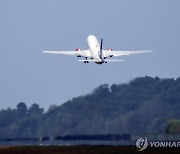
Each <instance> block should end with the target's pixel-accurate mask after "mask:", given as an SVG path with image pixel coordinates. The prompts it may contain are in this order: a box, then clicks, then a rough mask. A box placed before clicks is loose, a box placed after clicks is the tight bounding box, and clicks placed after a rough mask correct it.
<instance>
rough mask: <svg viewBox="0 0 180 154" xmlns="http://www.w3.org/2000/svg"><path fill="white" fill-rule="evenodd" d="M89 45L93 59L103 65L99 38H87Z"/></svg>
mask: <svg viewBox="0 0 180 154" xmlns="http://www.w3.org/2000/svg"><path fill="white" fill-rule="evenodd" d="M87 44H88V48H89V50H90V53H91V59H93V60H95V61H96V62H100V63H101V62H102V60H101V59H100V57H99V51H100V46H99V42H98V40H97V38H96V37H95V36H94V35H89V36H88V37H87Z"/></svg>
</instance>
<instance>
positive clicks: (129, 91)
mask: <svg viewBox="0 0 180 154" xmlns="http://www.w3.org/2000/svg"><path fill="white" fill-rule="evenodd" d="M174 119H176V121H178V119H180V78H177V79H176V80H175V79H160V78H158V77H156V78H152V77H147V76H146V77H140V78H136V79H135V80H133V81H131V82H130V83H128V84H120V85H116V84H113V85H111V86H109V85H107V84H104V85H101V86H99V87H98V88H96V89H95V90H94V91H93V92H92V93H90V94H88V95H86V96H80V97H76V98H73V99H72V100H69V101H67V102H66V103H64V104H62V105H60V106H51V107H50V108H49V109H48V111H47V112H44V109H43V108H40V107H39V105H38V104H32V105H31V106H30V107H29V108H28V107H27V106H26V104H25V103H24V102H20V103H19V104H18V105H17V107H16V109H11V108H8V109H6V110H1V111H0V132H1V133H0V138H13V137H14V138H15V137H22V138H25V137H40V136H52V137H56V136H61V135H78V134H80V135H81V134H85V135H86V134H88V135H93V134H128V133H130V134H145V133H180V131H179V130H180V129H179V126H180V125H179V124H174V123H172V121H173V120H174ZM173 122H174V121H173ZM172 127H173V128H172Z"/></svg>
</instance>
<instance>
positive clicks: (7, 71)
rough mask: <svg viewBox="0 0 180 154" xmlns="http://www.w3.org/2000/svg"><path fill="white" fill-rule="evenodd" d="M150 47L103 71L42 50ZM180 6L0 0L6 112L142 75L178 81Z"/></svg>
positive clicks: (0, 80) (167, 1)
mask: <svg viewBox="0 0 180 154" xmlns="http://www.w3.org/2000/svg"><path fill="white" fill-rule="evenodd" d="M90 34H94V35H96V36H97V38H98V39H99V40H100V38H101V37H102V38H103V39H104V44H103V48H105V49H107V48H112V49H114V50H142V49H150V50H153V51H154V52H153V53H148V54H140V55H131V56H127V57H119V59H124V60H125V62H119V63H108V64H104V65H97V64H94V63H90V64H84V63H81V62H78V58H77V57H70V56H64V55H51V54H43V53H42V51H43V50H74V49H75V48H80V49H87V44H86V38H87V36H88V35H90ZM179 66H180V1H179V0H146V1H145V0H136V1H135V0H90V1H85V0H0V109H2V108H7V107H15V106H16V105H17V104H18V103H19V102H21V101H23V102H25V103H26V104H27V105H28V106H30V105H31V104H32V103H38V104H40V106H41V107H44V108H46V109H47V108H48V107H49V106H50V105H51V104H57V105H59V104H62V103H64V102H65V101H67V100H69V99H72V98H73V97H76V96H79V95H85V94H87V93H89V92H91V91H92V90H93V89H94V88H96V87H97V86H99V85H100V84H104V83H108V84H113V83H115V84H120V83H128V82H129V81H130V80H132V79H134V78H136V77H139V76H146V75H147V76H152V77H155V76H158V77H161V78H177V77H179V76H180V68H179Z"/></svg>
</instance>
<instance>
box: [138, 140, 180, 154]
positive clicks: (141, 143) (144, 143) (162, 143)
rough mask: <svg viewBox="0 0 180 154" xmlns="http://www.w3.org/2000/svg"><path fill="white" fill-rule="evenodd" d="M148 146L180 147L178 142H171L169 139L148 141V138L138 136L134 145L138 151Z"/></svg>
mask: <svg viewBox="0 0 180 154" xmlns="http://www.w3.org/2000/svg"><path fill="white" fill-rule="evenodd" d="M148 146H150V147H155V148H158V147H163V148H166V147H168V148H172V147H176V148H180V142H171V141H150V142H148V139H147V138H146V137H143V138H139V139H138V140H137V141H136V147H137V150H138V151H143V150H145V149H146V148H147V147H148Z"/></svg>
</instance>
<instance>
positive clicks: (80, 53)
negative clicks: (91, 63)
mask: <svg viewBox="0 0 180 154" xmlns="http://www.w3.org/2000/svg"><path fill="white" fill-rule="evenodd" d="M43 52H44V53H50V54H63V55H68V56H81V57H91V53H90V51H89V50H82V51H43Z"/></svg>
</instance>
